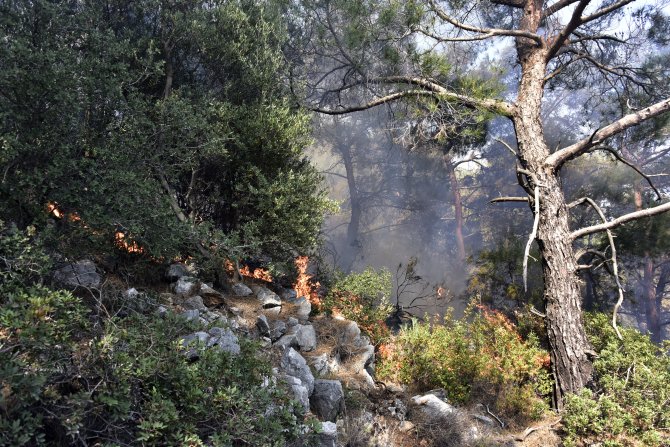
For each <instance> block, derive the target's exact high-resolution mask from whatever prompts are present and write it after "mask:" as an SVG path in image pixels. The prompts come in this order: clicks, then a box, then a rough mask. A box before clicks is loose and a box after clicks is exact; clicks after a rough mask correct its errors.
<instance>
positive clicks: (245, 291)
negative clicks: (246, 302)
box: [232, 282, 254, 296]
mask: <svg viewBox="0 0 670 447" xmlns="http://www.w3.org/2000/svg"><path fill="white" fill-rule="evenodd" d="M232 289H233V294H235V295H237V296H249V295H251V294H253V293H254V292H253V291H252V290H251V289H250V288H249V287H247V286H246V285H245V284H242V283H241V282H236V283H235V284H233V287H232Z"/></svg>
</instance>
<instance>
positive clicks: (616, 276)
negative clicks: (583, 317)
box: [576, 197, 623, 340]
mask: <svg viewBox="0 0 670 447" xmlns="http://www.w3.org/2000/svg"><path fill="white" fill-rule="evenodd" d="M576 203H577V204H580V203H581V204H588V205H590V206H591V207H592V208H593V209H594V210H596V213H598V216H600V219H601V220H602V221H603V222H604V223H605V224H606V223H607V218H606V217H605V213H603V210H602V209H600V207H599V206H598V204H597V203H596V202H594V201H593V199H590V198H588V197H584V198H582V199H579V200H578V201H577V202H576ZM605 231H607V240H608V242H609V245H610V248H611V249H612V257H611V260H612V270H613V272H612V274H613V275H614V280H615V281H616V285H617V290H618V292H619V299H618V300H617V302H616V304H615V305H614V311H613V312H612V327H613V328H614V331H615V332H616V334H617V337H619V340H623V337H622V336H621V332H619V328H618V327H617V324H616V316H617V312H618V311H619V308H620V307H621V304H622V303H623V286H622V285H621V281H620V280H619V263H618V262H617V257H616V245H615V244H614V236H613V235H612V232H611V231H610V230H609V228H608V229H606V230H605Z"/></svg>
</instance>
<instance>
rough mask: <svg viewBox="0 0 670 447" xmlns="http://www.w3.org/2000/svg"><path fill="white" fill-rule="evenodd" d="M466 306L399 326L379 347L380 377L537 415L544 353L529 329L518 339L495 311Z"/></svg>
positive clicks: (545, 385)
mask: <svg viewBox="0 0 670 447" xmlns="http://www.w3.org/2000/svg"><path fill="white" fill-rule="evenodd" d="M479 310H480V312H475V309H474V308H473V307H470V308H469V309H468V311H467V312H466V316H465V318H464V319H463V320H460V321H458V320H454V319H453V318H452V317H451V315H447V316H446V317H445V322H444V325H437V324H433V325H431V324H429V323H419V322H418V321H416V320H414V321H413V324H412V326H411V327H408V328H403V329H402V330H401V331H400V333H399V334H398V335H397V336H396V337H395V338H394V339H393V340H392V341H391V342H389V343H388V344H386V345H385V346H383V348H382V349H380V354H381V355H380V357H381V364H380V365H379V367H378V370H377V372H378V375H379V376H380V377H383V378H386V379H391V380H395V381H398V382H401V383H406V384H413V385H414V386H415V387H416V388H417V391H426V390H429V389H433V388H436V387H441V388H444V389H445V390H446V392H447V396H448V397H449V399H451V400H452V401H453V402H455V403H461V404H463V403H469V402H475V401H476V402H483V403H486V404H489V405H492V406H493V408H495V410H496V411H497V412H499V413H500V414H501V415H503V416H504V417H506V418H519V419H521V420H523V419H527V418H537V417H539V416H540V415H541V414H542V413H543V412H544V411H545V410H546V409H547V403H546V402H545V400H543V399H542V397H541V396H545V395H547V394H548V393H549V392H550V391H551V382H550V379H549V373H548V370H547V367H548V364H549V354H548V353H547V352H546V351H544V350H542V349H541V348H540V347H539V343H538V340H537V338H536V337H535V336H533V335H532V334H531V335H530V336H529V337H528V339H527V340H523V339H522V338H521V336H520V335H519V333H518V331H517V330H516V328H515V327H514V325H513V324H512V323H511V322H510V321H509V320H508V319H507V318H506V317H505V316H504V315H503V314H501V313H499V312H496V311H493V310H489V309H487V308H484V307H479Z"/></svg>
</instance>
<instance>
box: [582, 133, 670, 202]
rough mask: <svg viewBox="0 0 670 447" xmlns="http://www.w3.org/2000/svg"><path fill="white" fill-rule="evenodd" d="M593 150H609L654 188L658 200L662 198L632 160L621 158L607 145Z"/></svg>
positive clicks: (649, 179)
mask: <svg viewBox="0 0 670 447" xmlns="http://www.w3.org/2000/svg"><path fill="white" fill-rule="evenodd" d="M593 150H595V151H597V150H601V151H606V152H609V153H610V154H612V155H614V158H616V159H617V160H619V161H620V162H621V163H623V164H625V165H626V166H628V167H629V168H631V169H632V170H633V171H635V172H637V173H638V174H640V175H641V176H642V177H643V178H644V179H645V180H646V181H647V183H649V186H650V187H651V189H653V190H654V193H655V194H656V197H658V200H662V199H663V197H662V196H661V192H660V191H659V190H658V189H657V188H656V186H654V183H653V182H652V181H651V178H650V177H649V176H648V175H647V174H645V173H644V172H642V170H641V169H640V168H638V167H637V166H636V165H635V164H633V163H632V162H630V161H628V160H626V159H625V158H623V157H622V156H621V154H619V152H617V151H616V150H615V149H614V148H611V147H609V146H597V147H595V148H593Z"/></svg>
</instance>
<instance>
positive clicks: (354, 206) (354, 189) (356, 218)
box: [338, 143, 363, 272]
mask: <svg viewBox="0 0 670 447" xmlns="http://www.w3.org/2000/svg"><path fill="white" fill-rule="evenodd" d="M338 149H339V151H340V154H341V155H342V161H343V162H344V170H345V172H346V175H347V186H348V187H349V203H350V204H351V218H350V219H349V225H348V226H347V244H346V250H347V251H346V253H344V254H343V255H342V268H344V269H345V270H346V271H347V272H349V271H351V269H352V268H353V264H354V262H355V261H356V257H357V256H358V253H359V252H360V248H361V242H360V227H361V217H362V215H363V209H362V206H361V198H360V195H359V193H358V186H357V185H356V173H355V172H354V163H353V157H352V156H351V148H350V147H349V146H348V145H347V144H346V143H342V144H340V145H338Z"/></svg>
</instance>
